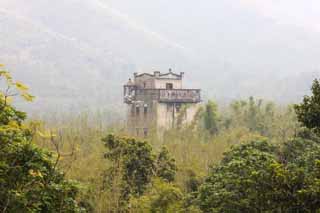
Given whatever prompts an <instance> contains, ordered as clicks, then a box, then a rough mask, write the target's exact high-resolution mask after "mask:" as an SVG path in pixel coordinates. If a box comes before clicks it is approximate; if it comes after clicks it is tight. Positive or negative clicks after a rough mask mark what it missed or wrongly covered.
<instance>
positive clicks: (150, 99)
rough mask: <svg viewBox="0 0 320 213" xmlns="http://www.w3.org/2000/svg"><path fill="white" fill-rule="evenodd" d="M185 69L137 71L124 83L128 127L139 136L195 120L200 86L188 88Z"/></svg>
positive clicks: (161, 131) (158, 132)
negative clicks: (139, 72) (198, 87)
mask: <svg viewBox="0 0 320 213" xmlns="http://www.w3.org/2000/svg"><path fill="white" fill-rule="evenodd" d="M183 76H184V73H180V74H176V73H173V72H172V71H171V70H169V72H168V73H161V72H159V71H155V72H154V73H152V74H149V73H141V74H138V73H134V78H133V79H129V82H128V83H127V84H126V85H124V102H125V103H126V104H127V106H128V107H127V108H128V110H127V129H128V131H129V132H130V133H131V134H132V135H135V136H139V137H146V136H148V135H149V134H150V133H151V132H156V133H157V134H162V133H163V132H164V131H165V130H167V129H170V128H173V127H176V126H177V125H181V124H182V123H187V122H191V121H192V120H193V118H194V116H195V114H196V113H197V111H198V107H199V103H200V102H201V94H200V89H184V88H183V86H182V79H183Z"/></svg>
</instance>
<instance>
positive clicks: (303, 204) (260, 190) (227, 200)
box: [198, 138, 320, 212]
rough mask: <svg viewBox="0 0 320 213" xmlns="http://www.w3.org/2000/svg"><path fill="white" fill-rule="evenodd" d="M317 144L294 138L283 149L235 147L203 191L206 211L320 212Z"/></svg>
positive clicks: (264, 144) (259, 145) (261, 143)
mask: <svg viewBox="0 0 320 213" xmlns="http://www.w3.org/2000/svg"><path fill="white" fill-rule="evenodd" d="M318 141H319V140H316V141H312V140H309V139H307V140H306V139H303V138H296V139H294V140H291V141H289V142H287V143H286V144H284V145H283V148H281V149H280V148H279V147H276V146H273V145H271V144H270V143H268V142H267V141H253V142H250V143H248V144H243V145H239V146H236V147H234V148H232V150H231V151H229V152H227V153H226V154H225V156H224V158H223V160H222V162H221V164H220V165H218V166H216V167H214V168H213V169H212V170H211V172H210V175H209V177H208V178H207V179H206V181H205V183H204V184H203V185H202V186H201V187H200V191H199V196H198V201H199V205H200V207H201V209H202V210H203V211H205V212H315V211H318V210H320V202H319V201H318V198H319V195H320V194H319V193H320V188H319V185H318V183H319V181H318V180H319V178H320V176H319V175H320V173H319V162H320V161H319V159H320V157H319V156H320V146H319V143H318Z"/></svg>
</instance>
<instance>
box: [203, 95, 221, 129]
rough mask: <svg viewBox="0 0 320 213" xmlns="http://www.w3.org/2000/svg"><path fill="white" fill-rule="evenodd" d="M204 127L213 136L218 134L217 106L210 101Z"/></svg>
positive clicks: (206, 110) (206, 107) (205, 112)
mask: <svg viewBox="0 0 320 213" xmlns="http://www.w3.org/2000/svg"><path fill="white" fill-rule="evenodd" d="M203 116H204V127H205V129H206V130H207V131H209V133H210V134H211V135H215V134H217V133H218V112H217V105H216V104H215V103H214V102H213V101H209V102H208V103H207V104H206V106H205V110H204V115H203Z"/></svg>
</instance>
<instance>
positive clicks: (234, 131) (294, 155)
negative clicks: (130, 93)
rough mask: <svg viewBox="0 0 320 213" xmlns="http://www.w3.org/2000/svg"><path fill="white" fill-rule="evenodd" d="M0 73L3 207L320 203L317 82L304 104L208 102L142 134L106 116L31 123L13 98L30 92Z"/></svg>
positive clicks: (157, 208) (169, 208)
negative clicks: (186, 120) (159, 131)
mask: <svg viewBox="0 0 320 213" xmlns="http://www.w3.org/2000/svg"><path fill="white" fill-rule="evenodd" d="M0 78H1V80H3V81H4V83H5V84H6V86H8V87H6V88H8V89H5V90H4V91H3V92H1V93H0V108H1V111H0V142H1V143H0V211H1V212H317V211H319V210H320V182H319V180H320V131H319V129H320V120H319V112H320V108H319V107H320V86H319V85H320V84H319V82H318V80H315V81H314V83H313V86H312V95H310V96H305V97H304V99H303V101H302V103H301V104H297V105H293V106H278V105H276V104H275V103H272V102H265V101H263V100H260V99H258V100H257V99H255V98H253V97H250V98H249V99H248V100H237V101H234V102H232V103H231V104H230V105H229V106H226V107H224V108H219V106H218V105H217V104H216V103H215V102H214V101H209V102H207V103H205V104H203V107H202V109H200V110H199V112H198V113H197V115H196V117H195V119H194V121H193V122H192V123H191V124H188V125H180V126H178V127H177V128H175V129H172V130H169V131H167V132H166V133H165V135H164V136H163V137H161V138H159V137H157V136H155V135H151V136H150V137H149V138H146V139H141V138H132V137H128V136H127V135H126V132H125V130H124V128H123V126H122V125H121V124H110V123H107V124H106V123H105V122H103V121H101V118H100V117H101V115H100V114H90V113H89V114H79V115H78V116H74V117H68V119H64V120H63V121H59V118H55V119H52V120H51V121H50V122H48V123H44V122H43V121H39V120H35V119H29V120H26V114H25V113H23V112H21V111H19V110H17V109H16V108H15V107H14V106H13V105H12V99H14V98H20V97H22V98H23V99H25V100H26V101H32V99H33V96H31V95H30V94H29V93H28V88H27V87H26V86H25V85H23V84H22V83H20V82H15V81H13V80H12V78H11V76H10V75H9V73H8V72H5V71H1V73H0ZM182 113H183V110H182Z"/></svg>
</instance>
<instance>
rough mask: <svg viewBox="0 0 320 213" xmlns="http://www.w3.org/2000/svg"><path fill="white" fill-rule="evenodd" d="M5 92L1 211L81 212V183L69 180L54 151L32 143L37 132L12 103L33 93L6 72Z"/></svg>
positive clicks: (0, 121)
mask: <svg viewBox="0 0 320 213" xmlns="http://www.w3.org/2000/svg"><path fill="white" fill-rule="evenodd" d="M0 79H1V80H5V83H6V85H7V87H6V89H5V91H1V92H0V211H1V212H81V211H85V209H83V208H81V207H80V206H79V204H78V202H77V200H76V197H77V193H78V186H77V183H75V182H72V181H68V180H66V179H65V178H64V175H63V173H61V172H59V171H58V170H57V169H56V167H55V163H54V162H53V158H52V157H53V154H52V153H50V152H47V151H44V150H42V149H40V148H38V147H37V146H36V145H35V144H33V143H32V137H33V133H32V131H31V130H30V129H29V128H28V127H27V126H26V125H25V124H24V123H23V121H24V120H25V119H26V113H24V112H21V111H18V110H17V109H15V108H14V107H13V106H11V105H10V103H11V101H12V98H13V97H15V96H17V95H20V96H21V97H22V98H24V99H25V100H27V101H32V99H33V96H31V95H30V94H29V93H28V88H27V87H26V86H25V85H23V84H22V83H20V82H14V81H13V80H12V78H11V76H10V74H9V73H8V72H6V71H1V72H0Z"/></svg>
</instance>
